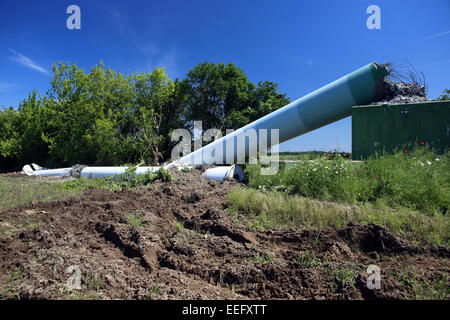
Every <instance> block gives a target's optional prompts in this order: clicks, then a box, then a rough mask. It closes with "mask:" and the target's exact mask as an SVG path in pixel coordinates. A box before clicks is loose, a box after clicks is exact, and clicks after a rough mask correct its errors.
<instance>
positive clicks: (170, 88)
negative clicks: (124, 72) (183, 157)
mask: <svg viewBox="0 0 450 320" xmlns="http://www.w3.org/2000/svg"><path fill="white" fill-rule="evenodd" d="M130 80H131V82H132V84H133V88H134V94H135V97H134V104H133V109H132V111H133V112H132V114H131V117H132V121H133V124H134V127H135V138H136V139H137V141H138V142H139V143H140V153H141V154H140V155H141V158H142V160H144V161H145V162H147V163H152V164H154V165H158V164H159V162H160V160H161V159H162V153H161V146H162V145H163V143H164V135H167V134H168V132H167V130H168V129H169V128H168V127H166V126H167V120H166V118H167V116H168V114H167V110H166V107H167V105H168V104H169V102H170V99H171V96H172V95H173V94H174V90H175V85H174V83H173V81H170V80H169V78H168V76H167V74H166V73H165V71H164V69H163V68H156V69H155V70H154V71H153V72H148V73H141V74H134V75H132V76H131V77H130Z"/></svg>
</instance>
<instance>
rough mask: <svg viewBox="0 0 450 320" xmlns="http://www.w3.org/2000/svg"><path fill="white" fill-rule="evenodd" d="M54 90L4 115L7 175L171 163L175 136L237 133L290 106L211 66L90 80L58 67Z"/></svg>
mask: <svg viewBox="0 0 450 320" xmlns="http://www.w3.org/2000/svg"><path fill="white" fill-rule="evenodd" d="M52 71H53V76H52V78H51V81H50V89H49V90H48V92H47V93H46V94H45V95H40V94H39V93H38V92H37V91H36V90H34V91H33V92H31V93H30V94H29V96H28V97H27V98H26V99H24V100H23V101H22V102H21V103H20V104H19V106H18V108H17V109H15V108H13V107H9V108H5V107H4V108H3V109H2V110H0V163H1V165H0V170H6V169H9V170H11V169H18V168H20V167H21V166H23V165H24V164H26V163H30V162H35V163H39V164H42V165H46V166H49V167H61V166H71V165H74V164H87V165H120V164H126V163H128V164H129V163H137V162H142V161H143V162H144V163H146V164H149V165H157V164H160V163H161V162H164V161H167V160H169V157H170V154H171V148H172V147H173V144H174V143H173V142H171V140H170V133H171V132H172V131H173V130H175V129H178V128H186V129H190V130H192V129H193V122H194V121H202V122H203V128H204V130H206V129H209V128H218V129H222V130H225V129H231V128H232V129H237V128H239V127H242V126H244V125H245V124H247V123H249V122H251V121H254V120H256V119H258V118H260V117H262V116H264V115H265V114H268V113H270V112H272V111H274V110H276V109H278V108H280V107H282V106H284V105H286V104H287V103H289V102H290V100H289V99H288V98H287V97H286V95H285V94H282V93H279V92H278V86H277V84H275V83H273V82H270V81H265V82H259V83H258V84H257V85H255V84H254V83H252V82H250V81H249V80H248V78H247V76H246V75H245V74H244V72H243V71H242V70H241V69H239V68H237V67H236V66H235V65H234V64H233V63H229V64H223V63H219V64H214V63H211V62H203V63H200V64H198V65H197V66H195V67H194V68H193V69H192V70H190V71H189V72H188V74H187V76H186V78H185V79H175V80H171V79H169V77H168V75H167V74H166V73H165V71H164V69H163V68H156V69H154V70H153V71H152V72H145V73H134V74H130V75H127V76H126V75H124V74H122V73H119V72H116V71H114V70H112V69H111V68H106V67H105V65H104V64H103V62H100V63H99V64H97V65H95V66H94V67H92V68H91V70H90V71H89V72H86V71H85V70H84V69H82V68H79V67H78V66H77V65H76V64H75V63H72V64H69V63H62V62H57V63H55V64H54V65H53V68H52Z"/></svg>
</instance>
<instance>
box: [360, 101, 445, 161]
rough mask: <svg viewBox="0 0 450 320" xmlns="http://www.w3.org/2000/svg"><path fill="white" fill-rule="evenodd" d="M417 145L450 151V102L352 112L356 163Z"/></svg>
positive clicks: (368, 108) (387, 106)
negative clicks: (383, 153) (383, 152)
mask: <svg viewBox="0 0 450 320" xmlns="http://www.w3.org/2000/svg"><path fill="white" fill-rule="evenodd" d="M414 143H419V144H422V143H423V144H428V145H430V146H432V147H433V148H435V149H436V150H437V151H438V152H443V151H444V150H445V148H449V147H450V101H430V102H424V103H411V104H398V105H389V104H385V105H378V106H355V107H353V108H352V159H354V160H361V159H366V158H367V157H369V156H372V155H375V154H376V153H377V152H382V151H383V150H384V151H387V152H391V151H393V150H396V149H405V148H407V147H408V146H410V145H412V144H414Z"/></svg>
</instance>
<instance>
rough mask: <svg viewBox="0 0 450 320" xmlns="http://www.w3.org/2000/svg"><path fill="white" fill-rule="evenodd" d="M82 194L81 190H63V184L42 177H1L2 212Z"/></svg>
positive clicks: (0, 209) (0, 202)
mask: <svg viewBox="0 0 450 320" xmlns="http://www.w3.org/2000/svg"><path fill="white" fill-rule="evenodd" d="M81 192H82V190H81V189H78V190H75V189H74V190H65V189H63V188H61V183H53V182H49V181H48V180H45V179H42V178H40V177H20V178H12V177H0V211H3V210H6V209H8V208H13V207H17V206H20V205H24V204H28V203H31V202H48V201H55V200H62V199H67V198H69V197H71V196H77V195H79V194H81Z"/></svg>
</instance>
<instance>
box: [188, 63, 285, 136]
mask: <svg viewBox="0 0 450 320" xmlns="http://www.w3.org/2000/svg"><path fill="white" fill-rule="evenodd" d="M277 89H278V88H277V85H276V84H275V83H273V82H269V81H265V82H259V83H258V86H256V85H255V84H254V83H252V82H250V81H248V79H247V76H246V75H245V74H244V73H243V71H242V70H241V69H239V68H237V67H236V66H235V65H234V63H229V64H227V65H225V64H223V63H219V64H214V63H212V62H204V63H200V64H199V65H197V66H195V67H194V68H193V69H192V70H191V71H189V73H188V75H187V78H186V79H184V80H183V81H182V82H181V83H180V90H181V93H182V97H183V102H184V104H185V105H186V112H185V117H186V119H187V120H188V122H192V121H195V120H202V121H203V128H227V129H237V128H240V127H242V126H243V125H245V124H248V123H250V122H251V121H253V120H256V119H258V118H260V117H261V116H263V115H266V114H268V113H270V112H272V111H274V110H277V109H278V108H280V107H282V106H284V105H286V104H288V103H289V102H290V100H289V99H288V98H286V96H285V95H284V94H280V93H278V92H277Z"/></svg>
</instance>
